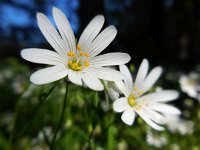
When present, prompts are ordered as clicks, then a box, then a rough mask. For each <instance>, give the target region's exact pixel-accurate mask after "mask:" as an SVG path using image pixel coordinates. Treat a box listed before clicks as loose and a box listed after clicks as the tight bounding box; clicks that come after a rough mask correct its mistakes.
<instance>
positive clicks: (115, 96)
mask: <svg viewBox="0 0 200 150" xmlns="http://www.w3.org/2000/svg"><path fill="white" fill-rule="evenodd" d="M107 90H108V95H109V97H110V99H112V100H116V99H118V98H119V93H118V92H117V91H115V90H114V89H113V88H109V87H108V88H107Z"/></svg>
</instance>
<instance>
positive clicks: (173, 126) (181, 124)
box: [165, 115, 194, 135]
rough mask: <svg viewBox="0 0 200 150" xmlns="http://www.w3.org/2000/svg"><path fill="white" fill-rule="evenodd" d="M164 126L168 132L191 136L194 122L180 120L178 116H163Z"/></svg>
mask: <svg viewBox="0 0 200 150" xmlns="http://www.w3.org/2000/svg"><path fill="white" fill-rule="evenodd" d="M165 124H166V126H167V128H168V130H169V131H170V132H172V133H176V132H178V133H180V134H181V135H187V134H192V133H193V129H194V122H192V121H190V120H184V119H181V118H180V116H179V115H173V116H172V115H165Z"/></svg>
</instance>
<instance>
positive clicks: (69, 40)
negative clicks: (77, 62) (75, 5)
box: [53, 7, 76, 51]
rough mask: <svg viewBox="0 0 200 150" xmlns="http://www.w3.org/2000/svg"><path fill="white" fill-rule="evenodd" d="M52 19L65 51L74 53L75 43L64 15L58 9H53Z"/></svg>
mask: <svg viewBox="0 0 200 150" xmlns="http://www.w3.org/2000/svg"><path fill="white" fill-rule="evenodd" d="M53 18H54V20H55V23H56V25H57V27H58V30H59V32H60V34H61V36H62V38H63V40H64V42H65V43H66V46H67V49H66V51H75V50H76V43H75V37H74V33H73V30H72V28H71V26H70V23H69V21H68V19H67V18H66V17H65V15H64V13H63V12H62V11H61V10H60V9H58V8H56V7H53Z"/></svg>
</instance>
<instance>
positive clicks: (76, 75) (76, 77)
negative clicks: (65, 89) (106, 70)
mask: <svg viewBox="0 0 200 150" xmlns="http://www.w3.org/2000/svg"><path fill="white" fill-rule="evenodd" d="M68 79H69V80H70V81H71V82H72V83H74V84H77V85H80V86H81V85H82V80H81V72H77V71H73V70H69V74H68Z"/></svg>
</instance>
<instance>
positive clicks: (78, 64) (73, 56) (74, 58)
mask: <svg viewBox="0 0 200 150" xmlns="http://www.w3.org/2000/svg"><path fill="white" fill-rule="evenodd" d="M76 49H77V51H76V53H74V52H68V53H67V55H68V57H69V60H68V67H69V68H70V69H72V70H74V71H80V70H82V69H83V68H84V67H88V66H89V65H90V64H89V62H88V60H87V58H88V57H89V53H88V52H83V51H81V47H80V45H79V44H78V45H77V48H76Z"/></svg>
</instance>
